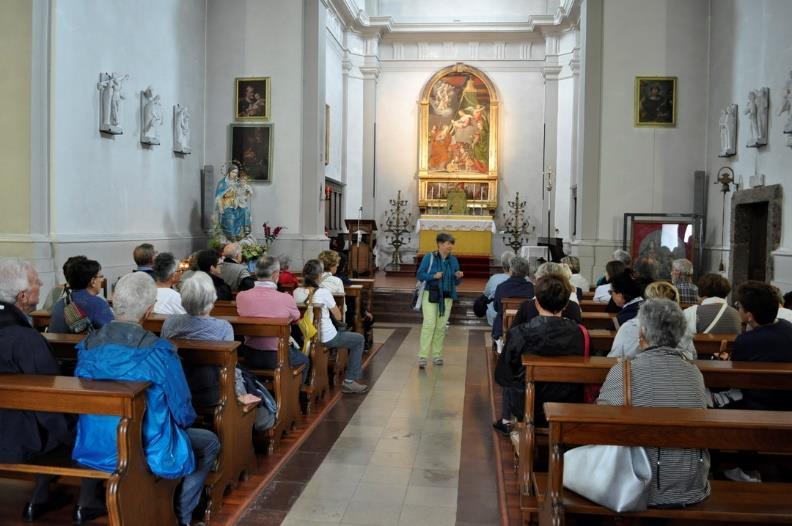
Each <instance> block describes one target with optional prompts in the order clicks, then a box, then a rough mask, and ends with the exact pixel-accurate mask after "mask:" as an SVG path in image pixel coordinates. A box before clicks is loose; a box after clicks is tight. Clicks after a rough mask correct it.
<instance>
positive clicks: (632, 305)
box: [610, 268, 644, 326]
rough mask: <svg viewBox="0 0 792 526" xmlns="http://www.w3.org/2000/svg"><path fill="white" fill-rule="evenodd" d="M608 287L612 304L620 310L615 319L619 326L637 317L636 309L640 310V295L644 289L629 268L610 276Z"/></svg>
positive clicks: (641, 299) (641, 298)
mask: <svg viewBox="0 0 792 526" xmlns="http://www.w3.org/2000/svg"><path fill="white" fill-rule="evenodd" d="M610 286H611V298H612V299H613V303H615V304H616V306H617V307H619V309H620V310H619V313H618V314H617V315H616V319H617V320H618V321H619V325H620V326H621V325H623V324H624V323H625V322H627V321H628V320H631V319H633V318H635V316H637V315H638V309H640V308H641V302H642V301H643V297H642V296H641V294H643V289H644V287H642V286H641V282H640V281H639V278H638V277H636V275H635V274H634V273H633V271H632V269H630V268H626V269H624V271H623V272H620V273H618V274H616V275H615V276H612V277H611V284H610Z"/></svg>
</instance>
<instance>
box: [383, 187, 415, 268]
mask: <svg viewBox="0 0 792 526" xmlns="http://www.w3.org/2000/svg"><path fill="white" fill-rule="evenodd" d="M389 203H390V207H391V209H390V210H388V211H387V212H385V222H384V223H383V224H382V231H383V232H385V233H386V234H387V236H386V237H385V240H386V242H387V243H389V244H390V245H391V246H392V247H393V257H392V258H391V265H395V266H397V265H400V264H401V262H402V259H401V253H400V252H399V250H400V249H401V247H402V246H404V245H406V244H407V243H409V242H410V232H411V231H412V228H411V227H410V223H411V222H412V213H408V212H406V209H407V200H406V199H402V198H401V190H399V191H398V193H397V194H396V199H391V200H389ZM405 236H406V239H403V238H404V237H405Z"/></svg>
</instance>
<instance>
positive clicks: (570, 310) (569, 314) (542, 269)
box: [509, 263, 583, 329]
mask: <svg viewBox="0 0 792 526" xmlns="http://www.w3.org/2000/svg"><path fill="white" fill-rule="evenodd" d="M551 268H553V267H551V266H550V264H548V263H542V264H541V265H539V268H538V269H536V273H535V274H534V276H535V278H536V279H539V278H542V277H544V276H549V275H550V274H552V272H550V269H551ZM562 277H564V279H565V283H566V284H567V288H568V289H569V290H570V291H572V290H573V289H574V286H573V285H572V284H571V283H569V281H568V280H566V276H562ZM571 297H572V296H571V293H570V298H571ZM536 316H539V311H538V310H536V302H533V301H524V302H523V303H522V305H520V308H519V309H517V314H516V315H515V316H514V319H513V320H512V324H511V327H509V328H510V329H512V328H514V327H517V326H518V325H521V324H523V323H527V322H529V321H531V320H532V319H533V318H535V317H536ZM561 316H563V317H564V318H567V319H569V320H573V321H574V322H575V323H581V322H582V320H583V314H582V312H581V310H580V305H579V304H577V303H575V302H574V301H570V302H568V303H567V304H566V306H565V307H564V310H563V311H561Z"/></svg>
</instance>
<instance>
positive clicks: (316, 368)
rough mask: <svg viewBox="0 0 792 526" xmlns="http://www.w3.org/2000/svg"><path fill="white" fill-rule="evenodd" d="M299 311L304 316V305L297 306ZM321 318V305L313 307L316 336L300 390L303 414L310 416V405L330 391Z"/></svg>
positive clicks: (326, 351)
mask: <svg viewBox="0 0 792 526" xmlns="http://www.w3.org/2000/svg"><path fill="white" fill-rule="evenodd" d="M297 308H299V309H300V314H302V315H303V316H304V315H305V308H306V307H305V305H297ZM321 317H322V307H321V305H314V306H313V320H314V327H316V335H315V336H314V337H313V340H311V346H310V351H309V353H308V356H309V358H310V360H311V369H310V372H309V373H308V381H307V383H305V384H303V385H302V387H301V388H300V390H301V392H303V393H305V413H306V414H310V413H311V409H312V404H313V402H314V401H317V402H318V401H319V400H321V399H322V398H324V396H325V394H327V393H328V392H329V390H330V383H329V379H328V377H327V364H328V350H327V348H326V347H325V346H324V345H323V344H322V339H321V338H320V337H319V324H320V322H321Z"/></svg>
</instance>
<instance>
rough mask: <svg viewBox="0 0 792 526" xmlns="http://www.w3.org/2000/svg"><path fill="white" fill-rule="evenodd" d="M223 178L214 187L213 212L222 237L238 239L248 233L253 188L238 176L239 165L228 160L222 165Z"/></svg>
mask: <svg viewBox="0 0 792 526" xmlns="http://www.w3.org/2000/svg"><path fill="white" fill-rule="evenodd" d="M222 173H223V178H222V179H220V181H218V183H217V188H216V189H215V214H216V221H217V225H218V226H219V230H220V234H221V237H222V238H223V239H221V240H220V241H222V242H224V243H225V242H228V241H239V240H241V239H244V238H245V237H247V236H248V235H250V233H251V231H252V228H251V222H250V198H251V197H252V196H253V189H252V188H251V187H250V185H249V184H248V183H247V180H246V179H245V178H244V177H240V176H239V165H238V164H237V163H234V162H229V163H226V164H225V165H223V172H222Z"/></svg>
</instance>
